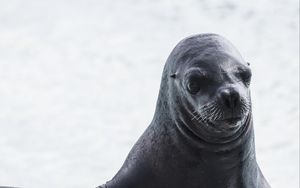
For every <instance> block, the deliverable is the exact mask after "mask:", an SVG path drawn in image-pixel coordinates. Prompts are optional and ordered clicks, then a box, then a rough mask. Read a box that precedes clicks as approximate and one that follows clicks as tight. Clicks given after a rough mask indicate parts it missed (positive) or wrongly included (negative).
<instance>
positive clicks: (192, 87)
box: [187, 78, 200, 94]
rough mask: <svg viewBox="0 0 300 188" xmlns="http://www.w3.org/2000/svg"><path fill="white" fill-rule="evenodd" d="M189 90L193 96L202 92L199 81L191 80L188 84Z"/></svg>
mask: <svg viewBox="0 0 300 188" xmlns="http://www.w3.org/2000/svg"><path fill="white" fill-rule="evenodd" d="M187 89H188V91H189V92H190V93H191V94H196V93H197V92H198V91H199V90H200V83H199V79H197V78H191V79H190V80H189V82H188V84H187Z"/></svg>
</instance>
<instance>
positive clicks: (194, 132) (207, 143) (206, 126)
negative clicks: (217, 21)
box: [100, 34, 270, 188]
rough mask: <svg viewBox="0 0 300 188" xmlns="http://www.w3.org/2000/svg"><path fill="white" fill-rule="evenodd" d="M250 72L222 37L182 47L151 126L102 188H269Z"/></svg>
mask: <svg viewBox="0 0 300 188" xmlns="http://www.w3.org/2000/svg"><path fill="white" fill-rule="evenodd" d="M250 82H251V70H250V67H249V64H248V63H247V62H245V61H244V60H243V58H242V57H241V56H240V54H239V52H238V51H237V50H236V49H235V47H234V46H233V45H232V44H231V43H230V42H229V41H228V40H226V39H225V38H224V37H222V36H220V35H216V34H200V35H195V36H191V37H188V38H186V39H184V40H182V41H180V42H179V43H178V44H177V46H176V47H175V48H174V50H173V51H172V52H171V54H170V56H169V58H168V60H167V62H166V64H165V67H164V71H163V75H162V80H161V86H160V91H159V96H158V100H157V106H156V110H155V114H154V117H153V120H152V122H151V124H150V125H149V126H148V128H147V129H146V131H145V132H144V133H143V135H142V136H141V137H140V138H139V140H138V141H137V142H136V144H135V145H134V147H133V148H132V150H131V151H130V153H129V155H128V157H127V159H126V161H125V163H124V164H123V166H122V168H121V169H120V170H119V172H118V173H117V174H116V175H115V177H114V178H113V179H112V180H110V181H108V182H107V183H106V184H105V185H102V186H100V187H103V188H170V187H172V188H269V187H270V186H269V185H268V183H267V182H266V180H265V178H264V176H263V175H262V173H261V171H260V169H259V167H258V165H257V162H256V157H255V145H254V132H253V124H252V113H251V99H250V89H249V87H250Z"/></svg>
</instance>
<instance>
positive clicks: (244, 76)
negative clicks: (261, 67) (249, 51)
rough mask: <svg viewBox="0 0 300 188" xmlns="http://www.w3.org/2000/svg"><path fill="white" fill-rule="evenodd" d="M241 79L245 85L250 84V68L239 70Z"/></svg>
mask: <svg viewBox="0 0 300 188" xmlns="http://www.w3.org/2000/svg"><path fill="white" fill-rule="evenodd" d="M239 75H240V77H241V79H242V81H243V82H244V83H245V85H246V86H249V85H250V81H251V76H252V74H251V71H250V70H244V71H241V72H240V73H239Z"/></svg>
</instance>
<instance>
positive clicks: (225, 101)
mask: <svg viewBox="0 0 300 188" xmlns="http://www.w3.org/2000/svg"><path fill="white" fill-rule="evenodd" d="M240 98H241V97H240V94H239V93H238V91H237V90H236V89H235V88H233V87H230V88H222V89H220V91H219V92H218V100H219V101H220V103H221V104H222V105H223V106H224V108H226V109H227V110H231V111H233V110H234V109H235V108H238V107H239V106H240Z"/></svg>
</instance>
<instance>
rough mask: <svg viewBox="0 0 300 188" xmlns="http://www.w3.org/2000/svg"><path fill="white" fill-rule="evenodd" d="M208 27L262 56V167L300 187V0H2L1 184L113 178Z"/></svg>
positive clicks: (257, 81) (258, 124)
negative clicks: (179, 59)
mask: <svg viewBox="0 0 300 188" xmlns="http://www.w3.org/2000/svg"><path fill="white" fill-rule="evenodd" d="M204 32H213V33H219V34H221V35H223V36H225V37H226V38H228V39H229V40H230V41H232V43H233V44H235V46H236V47H237V48H238V49H239V50H240V52H241V53H242V55H243V56H244V58H245V59H246V60H247V61H249V62H251V67H252V71H253V81H252V86H251V89H252V101H253V106H254V107H253V108H254V109H253V111H254V123H255V124H254V125H255V133H256V147H257V158H258V162H259V164H260V166H261V168H262V171H263V172H264V175H265V176H266V177H267V179H268V180H269V182H270V184H271V185H272V186H273V188H283V187H289V188H297V187H299V148H298V147H299V56H298V53H299V43H298V41H299V4H298V1H297V0H253V1H240V0H224V1H217V0H186V1H181V0H160V1H158V0H140V1H137V0H116V1H110V0H101V1H100V0H73V1H71V0H69V1H67V0H51V1H50V0H49V1H39V0H9V1H5V0H0V128H1V136H0V185H14V186H20V187H24V188H26V187H27V188H41V187H43V188H54V187H55V188H83V187H95V186H96V185H99V184H102V183H105V181H107V180H109V179H111V178H112V177H113V175H114V174H115V173H116V172H117V170H118V169H119V168H120V167H121V165H122V163H123V161H124V159H125V158H126V155H127V153H128V152H129V150H130V148H131V147H132V145H133V144H134V143H135V141H136V140H137V139H138V137H139V136H140V135H141V134H142V132H143V131H144V130H145V128H146V127H147V126H148V124H149V123H150V121H151V119H152V116H153V113H154V109H155V103H156V98H157V94H158V90H159V84H160V77H161V73H162V69H163V66H164V63H165V60H166V58H167V57H168V55H169V53H170V52H171V50H172V49H173V47H174V46H175V45H176V44H177V42H178V41H179V40H181V39H182V38H184V37H186V36H189V35H191V34H197V33H204Z"/></svg>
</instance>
